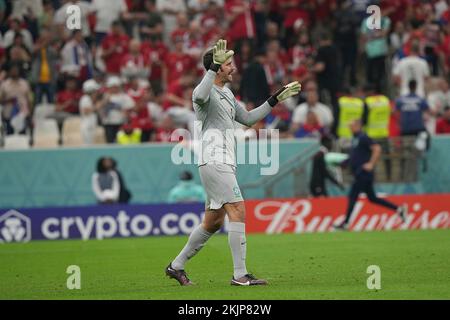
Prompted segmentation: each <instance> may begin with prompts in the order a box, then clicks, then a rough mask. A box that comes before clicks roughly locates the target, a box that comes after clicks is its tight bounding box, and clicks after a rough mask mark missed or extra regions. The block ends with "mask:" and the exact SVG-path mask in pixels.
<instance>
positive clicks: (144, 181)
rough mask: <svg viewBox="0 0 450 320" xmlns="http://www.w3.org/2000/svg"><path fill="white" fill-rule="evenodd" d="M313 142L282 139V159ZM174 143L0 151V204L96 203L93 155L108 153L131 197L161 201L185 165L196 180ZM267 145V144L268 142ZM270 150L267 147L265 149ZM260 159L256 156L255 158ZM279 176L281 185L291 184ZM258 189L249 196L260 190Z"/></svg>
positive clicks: (256, 168) (243, 173)
mask: <svg viewBox="0 0 450 320" xmlns="http://www.w3.org/2000/svg"><path fill="white" fill-rule="evenodd" d="M312 145H316V142H314V141H311V140H305V141H301V142H299V141H298V140H289V141H281V142H280V144H279V154H280V159H281V160H280V161H281V163H283V162H285V161H287V160H288V159H290V158H292V157H293V156H295V155H297V154H298V153H301V152H302V151H303V150H305V149H307V148H308V147H310V146H312ZM173 146H174V144H147V145H139V146H125V147H123V146H96V147H95V148H76V149H75V148H61V149H49V150H24V151H6V150H2V151H0V186H1V188H0V208H12V207H16V208H25V207H29V208H31V207H55V206H60V207H61V206H80V205H93V204H96V199H95V197H94V194H93V192H92V187H91V176H92V173H93V172H94V170H95V169H96V163H97V159H98V158H100V157H102V156H111V157H113V158H114V159H116V160H117V162H118V168H119V170H120V172H121V173H122V175H123V177H124V179H125V182H126V184H127V187H128V188H129V189H130V191H131V193H132V194H133V198H132V201H131V203H133V204H149V203H162V202H165V201H166V200H167V196H168V193H169V190H170V189H171V188H172V187H173V186H174V185H175V184H176V183H177V182H178V175H179V173H180V172H181V171H183V170H190V171H191V172H192V173H193V175H194V179H195V181H197V182H198V183H200V178H199V175H198V169H197V166H196V165H195V164H191V165H184V164H182V165H175V164H173V163H172V161H171V152H172V149H173ZM246 148H247V149H246V150H248V153H250V152H253V151H256V152H259V151H260V149H259V148H258V146H257V144H255V143H249V144H246ZM269 151H271V149H270V148H269ZM269 154H270V153H269ZM258 159H259V158H258ZM261 167H267V166H261V165H253V164H244V165H240V166H239V168H238V181H239V183H240V184H243V183H245V182H252V181H255V180H257V179H258V178H259V177H260V168H261ZM288 183H289V182H288V181H283V182H282V184H281V185H280V188H281V189H282V190H288V189H289V188H290V186H291V185H288ZM258 192H259V191H258V190H255V191H251V192H250V193H248V195H247V196H248V197H250V198H258V197H261V195H260V194H259V193H258ZM285 196H288V195H285Z"/></svg>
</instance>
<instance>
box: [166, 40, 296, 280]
mask: <svg viewBox="0 0 450 320" xmlns="http://www.w3.org/2000/svg"><path fill="white" fill-rule="evenodd" d="M233 54H234V52H233V50H227V49H226V41H225V40H219V41H218V42H217V43H216V45H215V46H214V48H213V49H211V50H209V51H207V52H206V53H205V54H204V56H203V65H204V67H205V68H206V70H207V72H206V74H205V76H204V77H203V79H202V81H201V82H200V84H199V85H198V86H197V87H196V88H195V89H194V91H193V94H192V100H193V105H194V110H195V114H196V117H197V120H199V121H201V140H202V141H201V144H202V148H201V149H202V151H201V154H200V157H199V158H200V159H199V163H198V165H199V172H200V179H201V181H202V184H203V186H204V188H205V191H206V195H207V197H206V203H205V216H204V219H203V222H202V223H201V224H200V225H199V226H197V227H196V228H195V229H194V230H193V231H192V233H191V235H190V236H189V240H188V242H187V243H186V245H185V246H184V248H183V249H182V250H181V252H180V253H179V254H178V256H177V257H176V258H175V259H174V260H173V261H172V262H171V263H170V264H169V265H168V266H167V267H166V270H165V271H166V275H167V276H169V277H170V278H174V279H176V280H177V281H178V282H179V283H180V285H191V284H192V282H191V281H190V280H189V278H188V277H187V275H186V272H185V271H184V268H185V264H186V262H187V260H189V259H190V258H192V257H193V256H194V255H195V254H197V253H198V252H199V251H200V249H201V248H202V247H203V246H204V245H205V243H206V242H207V241H208V239H209V238H210V237H211V236H212V235H213V234H214V233H215V232H216V231H218V230H219V229H220V228H221V227H222V225H223V223H224V219H225V215H228V219H229V227H228V243H229V246H230V249H231V255H232V258H233V265H234V272H233V277H232V279H231V285H236V286H248V285H265V284H267V281H266V280H262V279H257V278H256V277H255V276H253V275H252V274H249V273H248V271H247V267H246V261H245V259H246V251H247V250H246V248H247V245H246V238H245V206H244V199H243V198H242V195H241V191H240V189H239V186H238V184H237V180H236V161H235V138H234V132H233V130H234V121H237V122H239V123H241V124H243V125H246V126H252V125H253V124H254V123H256V122H258V121H259V120H261V119H263V118H264V117H265V116H267V115H268V114H269V113H270V111H271V110H272V108H273V107H274V106H275V105H276V104H277V103H278V102H280V101H283V100H285V99H287V98H289V97H291V96H294V95H296V94H298V93H299V91H300V89H301V86H300V84H299V83H298V82H292V83H289V84H288V85H286V86H284V87H282V88H281V89H280V90H278V91H277V92H276V93H275V94H274V95H272V96H271V97H269V99H268V100H267V101H266V102H264V103H263V104H262V105H261V106H259V107H257V108H255V109H253V110H251V111H247V110H246V109H245V108H244V107H242V106H241V105H240V104H239V103H238V102H237V100H236V98H235V97H234V95H233V93H232V92H231V90H230V89H229V88H227V87H226V86H225V85H226V84H227V83H229V82H231V81H232V79H233V78H232V77H233V73H234V72H235V71H236V67H235V66H234V65H233V61H232V57H233Z"/></svg>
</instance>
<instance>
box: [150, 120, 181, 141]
mask: <svg viewBox="0 0 450 320" xmlns="http://www.w3.org/2000/svg"><path fill="white" fill-rule="evenodd" d="M175 129H176V127H175V123H174V121H173V119H172V117H171V116H170V115H168V114H166V115H164V117H163V118H162V120H161V122H160V123H159V126H158V128H157V129H156V134H155V138H154V140H155V141H156V142H172V141H171V139H170V137H171V136H172V133H173V132H174V131H175Z"/></svg>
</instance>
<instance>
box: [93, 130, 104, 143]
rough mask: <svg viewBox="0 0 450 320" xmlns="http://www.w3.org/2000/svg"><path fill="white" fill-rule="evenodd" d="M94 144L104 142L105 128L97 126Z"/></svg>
mask: <svg viewBox="0 0 450 320" xmlns="http://www.w3.org/2000/svg"><path fill="white" fill-rule="evenodd" d="M94 144H106V138H105V129H104V128H103V127H100V126H98V127H97V129H96V130H95V138H94Z"/></svg>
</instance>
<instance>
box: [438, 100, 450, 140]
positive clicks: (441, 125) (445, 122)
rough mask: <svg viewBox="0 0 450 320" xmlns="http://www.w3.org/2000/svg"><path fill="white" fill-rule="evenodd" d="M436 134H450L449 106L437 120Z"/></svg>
mask: <svg viewBox="0 0 450 320" xmlns="http://www.w3.org/2000/svg"><path fill="white" fill-rule="evenodd" d="M436 134H450V106H446V107H445V108H444V114H443V115H442V117H440V118H439V119H438V121H437V123H436Z"/></svg>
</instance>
